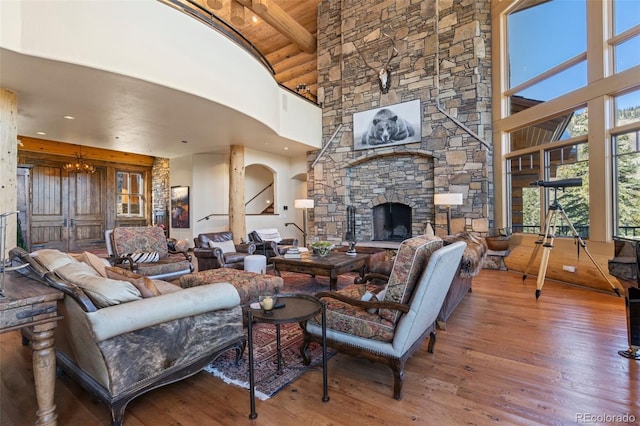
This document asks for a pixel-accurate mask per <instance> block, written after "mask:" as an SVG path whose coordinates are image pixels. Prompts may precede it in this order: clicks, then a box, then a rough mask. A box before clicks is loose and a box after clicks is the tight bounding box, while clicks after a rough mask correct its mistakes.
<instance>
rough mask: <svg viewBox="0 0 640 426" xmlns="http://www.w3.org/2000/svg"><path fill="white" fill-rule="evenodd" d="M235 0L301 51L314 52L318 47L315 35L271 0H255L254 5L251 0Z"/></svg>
mask: <svg viewBox="0 0 640 426" xmlns="http://www.w3.org/2000/svg"><path fill="white" fill-rule="evenodd" d="M237 1H238V2H239V3H241V4H242V5H243V6H244V7H246V8H247V9H249V10H251V11H252V12H253V13H255V14H256V15H258V16H259V17H260V18H262V20H264V21H265V22H266V23H268V24H269V25H271V26H272V27H273V28H275V29H276V30H278V31H279V32H280V33H281V34H282V35H284V36H285V37H287V38H288V39H289V40H291V41H292V42H293V43H295V44H296V45H297V46H298V47H300V49H302V50H303V51H305V52H307V53H315V52H316V50H317V47H318V46H317V45H318V42H317V40H316V37H315V36H314V35H313V34H311V33H310V32H309V31H307V30H306V29H305V28H304V27H303V26H302V25H301V24H300V23H298V22H297V21H296V20H295V19H293V18H292V17H291V16H290V15H289V14H287V12H285V11H284V10H283V9H282V8H281V7H280V6H278V5H277V4H276V3H274V2H273V1H271V0H260V1H256V7H254V5H253V0H237Z"/></svg>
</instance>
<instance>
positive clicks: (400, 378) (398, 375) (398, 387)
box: [393, 366, 404, 401]
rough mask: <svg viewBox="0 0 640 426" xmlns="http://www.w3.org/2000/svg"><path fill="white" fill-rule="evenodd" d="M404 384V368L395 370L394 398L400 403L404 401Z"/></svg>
mask: <svg viewBox="0 0 640 426" xmlns="http://www.w3.org/2000/svg"><path fill="white" fill-rule="evenodd" d="M403 383H404V368H403V366H400V367H399V368H394V369H393V398H394V399H397V400H398V401H399V400H401V399H402V384H403Z"/></svg>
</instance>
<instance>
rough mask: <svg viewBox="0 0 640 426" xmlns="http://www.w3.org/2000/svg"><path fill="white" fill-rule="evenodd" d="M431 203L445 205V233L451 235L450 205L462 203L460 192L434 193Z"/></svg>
mask: <svg viewBox="0 0 640 426" xmlns="http://www.w3.org/2000/svg"><path fill="white" fill-rule="evenodd" d="M433 204H435V205H436V206H446V207H447V235H451V206H459V205H461V204H462V194H456V193H447V194H435V195H434V196H433Z"/></svg>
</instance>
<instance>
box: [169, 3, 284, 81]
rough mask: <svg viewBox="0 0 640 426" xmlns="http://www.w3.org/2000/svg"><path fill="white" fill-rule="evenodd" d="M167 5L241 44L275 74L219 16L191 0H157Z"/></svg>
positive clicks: (243, 37) (262, 57)
mask: <svg viewBox="0 0 640 426" xmlns="http://www.w3.org/2000/svg"><path fill="white" fill-rule="evenodd" d="M159 1H160V2H161V3H164V4H166V5H168V6H171V7H173V8H174V9H177V10H179V11H181V12H184V13H186V14H187V15H190V16H192V17H193V18H194V19H196V20H198V21H200V22H202V23H203V24H205V25H206V26H208V27H210V28H213V29H214V30H216V31H218V32H219V33H220V34H222V35H224V36H225V37H227V38H229V39H230V40H231V41H233V42H234V43H236V44H238V45H239V46H241V47H242V48H243V49H244V50H246V51H247V52H248V53H249V54H250V55H251V56H253V57H254V58H255V59H257V60H258V62H260V63H261V64H262V65H263V66H264V67H265V68H266V69H267V70H269V72H270V73H271V75H275V74H276V72H275V70H274V69H273V67H272V66H271V64H270V63H269V61H268V60H267V58H266V57H265V56H264V55H263V54H262V52H260V51H259V50H258V48H257V47H255V46H254V45H253V43H251V42H250V41H249V40H248V39H247V38H246V37H245V36H243V35H242V34H241V33H240V32H239V31H237V30H236V29H235V28H233V27H232V26H231V24H229V23H228V22H226V21H225V20H224V19H221V18H220V17H218V16H216V15H214V14H213V13H211V12H210V11H208V10H207V9H206V8H204V7H203V6H201V5H199V4H198V3H196V2H195V1H193V0H159Z"/></svg>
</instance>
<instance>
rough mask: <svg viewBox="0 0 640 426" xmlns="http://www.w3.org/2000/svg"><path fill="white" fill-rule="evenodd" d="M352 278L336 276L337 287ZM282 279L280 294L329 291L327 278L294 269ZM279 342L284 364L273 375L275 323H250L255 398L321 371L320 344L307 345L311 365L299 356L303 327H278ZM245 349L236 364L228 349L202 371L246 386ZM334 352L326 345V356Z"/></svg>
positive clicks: (293, 324)
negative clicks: (306, 374) (307, 373)
mask: <svg viewBox="0 0 640 426" xmlns="http://www.w3.org/2000/svg"><path fill="white" fill-rule="evenodd" d="M270 273H273V272H270ZM355 277H356V274H355V273H350V274H344V275H341V276H340V277H338V289H340V288H343V287H345V286H347V285H349V284H353V280H354V278H355ZM282 278H283V279H284V287H283V288H282V292H283V293H304V294H315V293H318V292H320V291H328V290H329V278H328V277H310V276H309V275H305V274H297V273H295V272H282ZM245 332H246V329H245ZM280 344H281V348H282V358H283V362H284V367H283V369H282V371H281V374H276V371H277V358H276V326H275V325H273V324H264V323H258V324H255V325H254V326H253V346H254V353H253V361H254V373H255V379H256V380H255V381H256V386H255V389H256V397H257V398H259V399H261V400H265V399H268V398H270V397H272V396H273V395H275V394H276V393H278V391H280V390H281V389H283V388H284V387H286V386H287V385H288V384H289V383H292V382H293V381H295V380H296V379H297V378H298V377H300V376H301V375H302V374H304V373H305V372H306V371H309V370H319V371H322V347H321V346H320V345H318V344H316V343H312V344H311V345H309V354H310V356H311V365H309V366H305V365H303V364H302V355H300V345H301V344H302V329H301V328H300V325H299V324H298V323H292V324H282V325H281V326H280ZM248 350H249V348H248V346H247V348H246V349H245V351H244V353H243V354H242V359H241V360H240V362H239V364H238V365H236V363H235V355H236V354H235V351H229V352H227V353H225V354H223V355H221V356H220V358H218V359H217V360H216V361H214V362H213V363H211V364H210V365H208V366H207V367H206V368H205V371H207V372H209V373H211V374H213V375H214V376H216V377H219V378H221V379H222V380H223V381H224V382H225V383H230V384H234V385H236V386H240V387H243V388H245V389H249V354H248ZM334 354H335V351H334V350H332V349H331V348H327V356H328V357H331V356H332V355H334Z"/></svg>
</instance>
